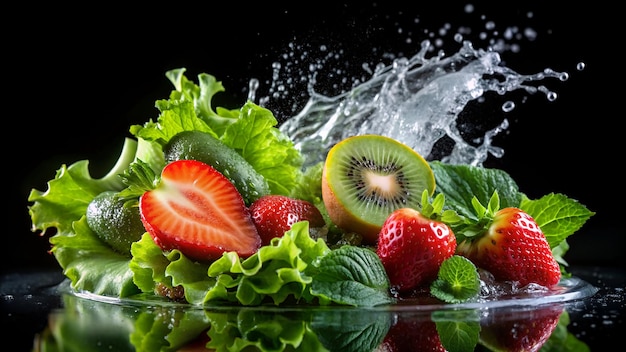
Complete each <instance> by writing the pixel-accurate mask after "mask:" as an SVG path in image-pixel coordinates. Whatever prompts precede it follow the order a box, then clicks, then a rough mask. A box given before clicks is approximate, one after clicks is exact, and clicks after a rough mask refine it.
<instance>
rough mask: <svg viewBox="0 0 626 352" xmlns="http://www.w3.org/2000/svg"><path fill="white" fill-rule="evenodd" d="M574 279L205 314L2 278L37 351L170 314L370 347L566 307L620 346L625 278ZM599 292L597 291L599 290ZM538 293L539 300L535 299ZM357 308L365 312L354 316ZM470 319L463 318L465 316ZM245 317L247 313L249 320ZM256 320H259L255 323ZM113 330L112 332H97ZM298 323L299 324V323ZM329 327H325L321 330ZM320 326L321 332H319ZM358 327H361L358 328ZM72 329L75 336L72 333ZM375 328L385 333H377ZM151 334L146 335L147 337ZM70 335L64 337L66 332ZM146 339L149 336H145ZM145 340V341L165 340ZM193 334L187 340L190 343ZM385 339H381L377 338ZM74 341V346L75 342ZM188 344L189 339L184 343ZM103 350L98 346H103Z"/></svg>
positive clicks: (112, 338) (137, 327)
mask: <svg viewBox="0 0 626 352" xmlns="http://www.w3.org/2000/svg"><path fill="white" fill-rule="evenodd" d="M572 273H573V274H574V275H575V276H574V278H573V279H571V280H566V281H564V284H563V285H562V287H561V291H560V292H558V293H555V294H551V295H549V296H544V297H529V296H527V297H516V298H515V299H504V300H497V301H492V302H486V303H484V304H483V305H482V306H476V305H473V304H471V305H465V306H458V307H455V308H457V309H447V308H452V307H451V306H442V305H437V304H416V303H415V302H404V304H402V305H398V306H394V307H378V308H374V309H360V308H357V309H353V308H347V307H343V308H341V307H340V308H338V309H324V308H321V309H320V308H306V309H303V308H302V307H291V308H289V309H276V308H263V309H256V308H252V309H250V308H247V309H238V308H235V309H231V308H224V307H222V308H212V309H207V310H203V309H198V308H193V307H189V306H186V305H181V304H171V303H167V304H165V303H163V302H150V303H149V304H146V302H139V301H118V300H112V299H111V300H105V301H102V299H101V298H99V297H93V296H88V295H74V294H67V293H61V292H64V284H61V285H59V283H62V282H63V281H64V277H63V276H62V274H61V273H60V272H58V271H35V272H24V273H12V274H7V275H4V276H3V277H2V281H1V285H0V293H1V295H2V296H1V297H2V303H1V308H2V310H1V317H2V331H3V333H7V336H12V337H13V339H14V341H15V343H16V344H18V345H19V346H20V349H17V350H25V351H26V350H32V349H33V347H34V346H35V345H43V344H45V343H47V344H50V343H51V341H53V342H54V343H55V344H56V343H59V342H60V341H59V339H64V338H67V336H72V339H76V341H80V343H82V344H86V345H85V346H84V347H85V348H87V347H89V346H91V347H94V348H95V347H97V346H100V347H102V348H104V347H105V346H107V344H108V345H109V346H108V348H115V349H116V350H133V348H134V347H135V346H133V343H131V341H132V340H133V339H132V338H131V337H132V336H135V342H134V343H137V341H136V339H138V338H139V337H137V334H141V332H142V331H141V329H142V328H141V326H144V325H143V324H146V323H145V322H146V321H149V322H150V324H148V326H151V327H152V326H154V324H155V323H156V322H159V321H160V320H161V319H164V317H168V319H173V321H174V320H175V321H177V322H178V323H177V324H178V325H177V326H180V324H184V323H183V322H186V323H193V324H192V325H193V326H195V327H197V328H198V329H199V330H198V331H194V330H193V329H192V330H189V329H188V328H185V329H183V331H185V333H186V334H194V335H197V336H201V335H202V334H201V333H202V332H203V331H205V330H206V329H207V328H208V327H209V326H210V325H211V323H214V324H215V322H216V321H226V322H229V324H231V323H233V321H231V320H232V319H235V323H236V321H257V322H258V321H263V320H264V321H269V320H271V321H283V322H286V324H288V325H290V326H291V325H292V324H294V323H306V324H311V326H312V327H313V329H314V331H315V332H317V333H318V336H317V338H318V340H315V341H316V343H317V342H318V341H321V342H325V341H326V342H327V340H328V339H332V338H337V335H334V334H331V335H330V336H329V335H328V334H329V333H331V332H333V329H332V327H333V326H335V325H336V326H335V329H334V331H335V332H336V329H341V327H342V326H346V325H350V326H353V327H358V326H363V329H364V330H363V331H364V332H367V333H368V336H370V337H371V338H370V339H369V340H367V341H366V342H369V343H372V344H377V341H378V340H380V339H382V338H383V336H384V334H385V332H386V331H387V329H388V328H389V326H390V325H391V324H392V322H397V321H409V322H411V323H416V322H420V321H422V320H424V321H428V320H431V319H435V317H437V319H438V320H453V321H458V320H467V319H469V320H477V321H480V325H481V326H482V328H483V330H484V329H486V328H485V327H486V326H490V325H493V324H506V323H507V322H509V321H511V320H518V319H527V318H537V316H542V314H545V313H544V312H548V313H550V312H553V311H556V312H557V313H558V312H560V311H562V310H566V311H567V312H568V313H569V315H570V319H571V323H570V325H569V326H568V331H569V332H570V333H572V334H573V335H574V336H576V337H577V338H578V339H579V340H581V341H582V342H584V343H586V344H587V345H588V346H589V347H590V348H591V350H592V351H594V350H600V347H601V346H603V345H606V344H607V343H611V342H615V343H620V342H621V340H620V331H622V330H623V328H624V326H625V324H624V313H625V312H624V305H625V300H626V293H625V290H624V286H625V282H626V274H625V272H624V270H622V269H617V268H599V267H581V268H573V269H572ZM596 289H597V292H595V291H596ZM531 296H532V295H531ZM355 311H357V312H358V313H359V314H354V313H355ZM460 312H461V313H462V314H464V315H461V316H460V315H459V314H461V313H460ZM242 315H246V316H245V319H243V318H242ZM251 318H253V319H252V320H251ZM100 324H105V325H106V326H107V329H106V333H104V332H102V331H104V330H100V329H98V328H97V327H98V326H99V325H100ZM296 325H297V324H296ZM322 326H323V327H324V328H323V329H322V328H320V327H322ZM316 327H317V329H315V328H316ZM357 330H358V329H357ZM68 331H70V332H71V335H68V334H69V333H68ZM372 331H380V332H378V333H373V335H372ZM144 333H145V332H144ZM63 334H65V335H63ZM361 335H363V334H361ZM146 336H149V334H148V335H146ZM146 336H143V337H142V338H143V340H142V341H143V343H158V341H160V340H159V339H158V338H155V337H154V336H152V337H151V338H155V339H156V340H155V341H151V340H150V339H148V338H147V337H146ZM190 336H191V335H189V336H185V337H180V341H185V342H189V341H188V340H189V339H190ZM377 339H378V340H377ZM76 341H74V342H76ZM65 343H68V341H65ZM180 343H183V342H180ZM96 349H97V348H96Z"/></svg>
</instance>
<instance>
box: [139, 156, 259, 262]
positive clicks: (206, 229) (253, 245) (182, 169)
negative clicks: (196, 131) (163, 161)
mask: <svg viewBox="0 0 626 352" xmlns="http://www.w3.org/2000/svg"><path fill="white" fill-rule="evenodd" d="M139 210H140V215H141V220H142V222H143V224H144V227H145V228H146V230H147V231H148V232H149V233H150V235H151V236H152V238H153V239H154V242H155V243H156V244H157V245H158V246H159V247H161V248H162V249H164V250H172V249H178V250H180V251H181V252H182V253H184V254H185V255H186V256H188V257H189V258H192V259H196V260H205V261H206V260H213V259H217V258H218V257H220V256H221V255H222V254H223V253H224V252H228V251H234V252H236V253H237V254H239V255H240V256H242V257H247V256H250V255H252V254H254V253H255V252H256V251H257V250H258V249H259V247H260V246H261V238H260V237H259V234H258V233H257V231H256V227H255V226H254V223H253V222H252V218H251V217H250V213H249V211H248V208H247V207H246V205H245V203H244V200H243V198H242V196H241V194H240V193H239V192H238V191H237V188H235V186H234V185H233V184H232V183H231V182H230V181H229V180H228V179H227V178H226V177H225V176H224V175H223V174H221V173H220V172H219V171H217V170H215V169H214V168H213V167H211V166H210V165H208V164H205V163H202V162H199V161H196V160H180V161H174V162H172V163H169V164H168V165H166V166H165V168H164V169H163V171H162V172H161V179H160V181H159V184H158V185H157V186H156V187H155V188H154V189H151V190H149V191H146V192H145V193H143V195H142V196H141V198H140V199H139Z"/></svg>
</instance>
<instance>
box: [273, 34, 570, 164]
mask: <svg viewBox="0 0 626 352" xmlns="http://www.w3.org/2000/svg"><path fill="white" fill-rule="evenodd" d="M432 47H433V44H432V43H431V41H430V40H424V41H423V42H422V45H421V49H420V51H419V52H418V53H417V54H416V55H414V56H413V57H411V58H396V59H395V60H393V63H392V64H391V65H388V66H379V67H377V69H376V70H375V72H374V74H373V75H372V77H371V78H370V79H369V80H367V81H365V82H363V83H361V84H358V85H356V86H355V87H354V88H352V89H351V90H349V91H347V92H345V93H343V94H339V95H336V96H325V95H322V94H319V93H317V92H316V91H315V89H314V87H315V76H312V79H311V81H310V84H309V94H310V98H309V100H308V102H307V104H306V105H305V107H304V108H303V109H302V110H301V111H300V112H299V113H298V114H296V115H295V116H293V117H291V118H289V119H287V120H286V121H285V122H284V123H283V124H282V125H281V126H280V129H281V130H282V131H283V132H285V133H286V134H287V135H289V136H290V137H291V138H292V139H293V140H294V142H295V143H296V147H297V148H298V149H299V150H300V151H302V152H303V154H304V155H305V156H306V157H307V163H308V164H313V163H316V162H319V161H322V160H323V159H324V157H325V155H326V153H327V152H328V150H329V149H330V148H331V147H332V146H333V145H334V144H335V143H337V142H339V141H340V140H342V139H344V138H346V137H349V136H353V135H360V134H367V133H373V134H381V135H386V136H389V137H392V138H395V139H397V140H399V141H401V142H403V143H405V144H407V145H408V146H410V147H412V148H413V149H415V150H416V151H417V152H418V153H420V154H421V155H424V156H427V157H428V158H429V159H433V158H434V157H433V155H441V152H440V151H437V150H433V149H434V148H435V147H436V145H437V143H438V142H439V141H440V140H441V139H442V138H448V139H450V140H452V141H453V144H454V145H453V147H452V149H451V151H450V152H449V153H448V154H447V155H444V156H442V157H441V160H443V161H445V162H449V163H463V164H471V165H482V163H483V162H484V161H485V160H486V159H487V157H488V155H489V154H491V155H493V156H495V157H501V156H502V155H503V153H504V151H503V150H502V149H501V148H499V147H497V146H494V145H492V140H493V137H494V136H495V135H497V134H498V133H500V132H502V131H503V130H505V129H507V128H508V121H507V120H506V119H504V120H503V121H502V122H501V123H500V124H499V125H498V126H496V127H495V128H492V129H490V130H488V131H485V132H484V135H483V137H482V138H478V139H473V140H471V141H466V140H465V138H464V136H463V135H464V132H466V131H464V130H461V129H459V125H458V124H457V118H458V117H459V115H460V114H461V113H462V112H463V110H464V109H465V107H466V105H467V104H468V103H469V102H470V101H473V100H476V99H478V98H481V97H484V95H485V93H487V92H495V93H497V94H500V95H504V94H506V93H507V92H511V91H513V90H519V89H523V90H525V91H526V92H528V93H531V94H534V93H537V92H541V93H543V94H545V96H546V97H547V99H548V100H555V99H556V97H557V95H556V93H555V92H553V91H550V90H549V89H547V88H546V87H545V86H543V85H538V86H537V85H533V84H530V83H531V82H539V81H542V80H545V79H547V78H555V79H559V80H561V81H565V80H567V79H568V77H569V76H568V74H567V73H565V72H556V71H553V70H551V69H545V70H544V71H543V72H539V73H536V74H531V75H523V74H520V73H517V72H516V71H514V70H512V69H510V68H508V67H506V66H504V65H503V64H502V60H501V58H500V54H499V53H498V52H496V51H492V50H483V49H475V48H474V47H473V46H472V43H471V42H470V41H463V42H462V46H461V48H460V49H459V51H458V52H456V53H455V54H453V55H451V56H447V57H446V56H443V55H442V54H439V55H435V56H433V57H430V58H428V57H427V54H428V53H429V52H431V51H432ZM514 107H515V105H514V103H513V102H511V101H507V102H505V103H504V105H503V106H502V110H503V111H505V112H506V111H511V110H512V109H514ZM465 128H469V127H465Z"/></svg>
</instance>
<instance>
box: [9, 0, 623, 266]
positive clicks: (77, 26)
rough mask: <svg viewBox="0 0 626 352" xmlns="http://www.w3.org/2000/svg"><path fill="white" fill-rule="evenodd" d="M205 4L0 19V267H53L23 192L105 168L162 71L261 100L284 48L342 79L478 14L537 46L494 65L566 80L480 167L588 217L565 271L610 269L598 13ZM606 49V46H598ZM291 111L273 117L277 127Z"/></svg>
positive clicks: (611, 120) (527, 109) (609, 189)
mask: <svg viewBox="0 0 626 352" xmlns="http://www.w3.org/2000/svg"><path fill="white" fill-rule="evenodd" d="M213 6H214V8H209V7H208V6H203V7H201V8H199V7H195V6H193V5H189V6H188V7H185V6H182V5H178V6H176V7H164V8H155V7H151V8H144V9H139V10H137V9H135V10H132V11H131V10H130V9H127V8H124V7H118V8H114V7H97V6H96V5H94V6H92V8H90V9H87V8H72V9H69V8H67V9H65V8H59V7H58V5H56V4H55V5H44V6H43V7H37V8H28V9H27V8H22V9H20V10H18V11H17V12H15V13H12V14H9V13H7V14H6V15H7V16H15V17H16V20H15V21H13V22H12V23H14V24H11V25H10V27H9V26H8V24H7V23H6V21H3V22H5V23H3V24H2V26H3V27H6V28H4V29H3V33H4V34H5V42H4V44H3V45H4V48H3V56H4V74H3V77H2V78H3V83H4V84H3V92H4V94H3V97H4V99H3V101H4V104H3V105H4V106H3V107H4V109H3V110H4V111H3V115H4V121H5V126H4V139H3V140H4V142H3V145H4V147H3V150H4V153H3V156H4V159H5V164H4V176H3V180H4V183H3V184H4V192H5V194H8V196H9V197H8V202H7V203H8V207H7V206H6V204H5V207H4V209H8V213H7V216H6V217H5V219H6V222H7V224H8V229H9V231H8V232H5V235H4V236H5V241H4V246H3V248H4V250H3V254H2V268H3V269H6V270H13V269H15V268H30V267H33V268H37V267H41V266H54V265H56V262H55V261H54V259H53V258H52V257H51V256H50V255H48V254H47V253H46V250H47V249H48V244H47V239H45V238H41V237H38V236H37V235H36V234H34V233H31V232H30V219H29V216H28V212H27V205H28V204H27V197H28V193H29V192H30V190H31V189H32V188H36V189H39V190H45V189H46V181H48V180H50V179H52V178H53V177H54V175H55V171H56V170H57V169H58V168H59V167H60V165H61V164H62V163H67V164H68V165H69V164H71V163H72V162H74V161H77V160H82V159H89V160H90V165H93V167H94V174H95V175H97V174H98V172H100V171H99V170H98V165H100V166H103V169H105V168H104V166H106V167H110V166H112V164H113V162H114V161H115V158H116V156H117V155H116V153H117V150H118V149H119V148H120V147H121V142H122V140H123V137H125V136H128V135H129V134H128V127H129V126H130V125H131V124H136V123H143V122H145V121H147V119H149V118H156V117H157V111H156V109H155V108H154V101H155V100H157V99H161V98H166V97H167V95H168V94H169V92H170V91H171V89H172V86H171V84H170V82H169V81H168V80H167V79H166V78H165V76H164V73H165V71H167V70H169V69H173V68H178V67H186V68H187V70H188V71H187V74H188V77H190V78H192V79H194V80H195V76H196V75H197V74H198V73H201V72H207V73H211V74H213V75H215V76H216V77H217V78H218V80H221V81H222V82H223V83H224V85H225V87H226V93H225V94H222V95H219V96H218V97H217V98H216V99H217V100H218V102H221V103H222V104H223V105H226V106H229V105H230V107H233V108H234V107H238V106H240V105H241V104H242V103H243V102H244V101H245V98H246V95H247V88H248V81H249V80H250V78H259V79H261V82H262V87H261V91H260V92H261V93H263V89H266V88H267V87H266V86H263V84H264V82H267V81H268V80H269V79H270V78H271V63H272V62H274V61H277V59H278V58H279V56H280V55H282V54H283V53H285V52H288V51H289V50H288V49H287V48H288V45H289V44H290V43H308V44H309V45H310V46H311V48H318V47H319V45H322V44H325V45H328V47H330V48H337V47H341V48H342V49H343V50H344V55H345V58H347V59H348V60H349V61H351V63H352V68H351V69H354V70H360V66H359V63H360V62H364V61H366V59H367V60H376V59H380V58H381V57H382V53H384V52H390V53H394V54H397V55H408V56H410V55H412V54H414V53H416V52H417V51H418V49H419V48H418V42H419V41H421V40H422V39H425V38H424V36H425V34H423V30H422V29H427V30H430V31H434V30H436V29H438V28H445V26H446V24H451V25H452V28H453V29H455V28H457V27H458V26H460V25H464V26H468V27H469V28H473V30H474V31H479V30H483V29H484V26H485V21H484V20H483V19H481V15H484V16H485V17H486V18H491V19H493V20H494V21H495V22H494V23H495V24H496V25H498V26H502V28H504V27H506V26H516V25H518V26H519V28H520V29H522V30H523V29H525V28H527V27H528V28H532V29H534V30H535V31H536V32H537V39H536V40H534V41H522V43H521V44H522V45H521V50H520V52H519V53H515V54H511V55H508V56H507V57H506V58H505V61H506V64H507V66H509V67H511V68H514V69H516V70H517V71H518V72H522V73H535V72H538V71H540V70H542V69H543V68H546V67H550V68H553V69H555V70H563V71H568V72H570V73H571V77H570V79H569V80H568V81H567V82H559V83H558V84H555V85H553V89H554V90H555V91H556V92H557V93H559V98H558V99H557V100H556V101H554V102H548V101H546V99H544V98H543V97H539V96H532V97H530V98H529V99H528V100H527V101H526V103H524V104H519V106H518V108H517V109H516V110H514V111H513V112H512V113H511V114H510V115H508V118H509V119H510V120H511V127H510V128H509V131H508V132H507V133H505V134H503V135H501V136H499V137H498V140H497V143H496V144H497V145H499V146H501V147H503V148H504V149H505V155H504V157H503V158H501V159H498V160H492V161H490V165H492V166H496V167H499V168H502V169H504V170H506V171H508V172H509V173H510V174H511V175H512V176H513V177H514V179H516V180H517V181H518V183H519V185H520V188H521V190H522V191H524V192H526V193H527V194H528V195H529V196H531V198H532V197H539V196H541V195H544V194H546V193H549V192H559V193H564V194H566V195H568V196H570V197H572V198H575V199H577V200H579V201H580V202H581V203H583V204H585V205H586V206H587V207H588V208H589V209H591V210H593V211H596V212H597V214H596V215H595V216H594V217H593V218H592V219H591V220H589V222H588V223H587V224H586V225H585V227H584V228H583V229H581V230H580V231H579V233H577V234H575V235H574V236H572V237H571V240H570V244H571V246H572V249H571V250H570V253H568V256H567V257H566V258H568V259H569V261H570V262H571V263H572V264H580V265H618V264H619V265H621V264H620V262H621V261H620V260H618V256H619V255H620V254H621V252H622V248H623V247H624V229H623V227H622V226H621V221H620V220H621V219H620V216H621V200H622V199H623V195H624V191H623V187H622V185H621V182H622V179H623V176H621V171H619V170H620V169H621V165H620V164H621V163H622V162H623V160H624V157H623V156H622V155H621V150H622V149H623V147H618V141H620V137H621V136H618V134H621V131H620V128H619V124H617V121H618V120H619V119H621V118H622V117H623V116H621V115H623V114H621V115H620V114H618V113H617V111H615V109H614V108H613V107H614V106H615V105H616V103H617V104H618V103H619V102H620V101H619V100H617V101H615V100H614V99H613V98H612V96H613V95H614V94H611V91H612V90H613V89H614V88H613V87H614V86H613V85H611V84H609V83H606V82H610V81H616V82H617V84H619V82H620V81H619V79H618V78H619V77H621V76H622V75H621V73H620V70H623V69H622V68H620V65H614V64H615V63H616V61H619V58H618V55H617V53H613V52H612V51H611V50H606V49H605V45H607V44H604V43H610V42H611V41H612V39H613V38H616V37H617V35H616V34H617V33H619V32H616V31H613V30H612V28H613V26H612V23H614V22H611V21H610V19H609V18H607V17H606V16H605V15H606V14H607V13H612V12H613V11H610V9H594V8H591V9H590V8H588V7H587V8H583V7H580V8H576V7H574V6H573V5H567V6H563V7H561V8H558V7H556V6H554V7H556V8H553V9H546V8H544V7H543V6H532V5H524V6H521V5H520V6H514V5H511V4H507V5H506V6H505V7H504V5H503V7H501V8H500V7H497V8H496V7H493V6H491V7H489V6H486V5H480V4H475V10H474V12H473V13H471V14H467V13H465V12H464V8H463V3H458V4H455V3H450V2H446V3H445V5H437V4H434V3H433V4H431V5H429V6H428V9H427V10H411V9H410V8H408V7H407V8H403V7H401V6H395V5H393V4H388V3H385V4H367V5H359V6H356V5H351V4H346V3H334V4H333V5H329V4H325V5H316V4H315V3H314V2H313V3H308V4H297V5H290V6H282V7H273V8H270V7H268V5H266V4H265V2H259V3H258V4H252V5H244V4H238V5H235V4H234V3H233V4H222V5H220V6H215V5H213ZM411 7H413V6H411ZM416 19H417V20H418V21H416ZM416 22H417V23H416ZM401 30H402V31H401ZM474 34H476V33H474ZM407 38H412V42H410V43H409V42H408V41H407V40H406V39H407ZM618 45H620V42H617V39H615V42H614V43H612V46H608V47H609V48H611V47H612V48H615V46H618ZM374 49H375V50H374ZM362 58H363V59H362ZM579 62H584V63H585V64H586V68H585V69H584V70H583V71H577V70H576V64H577V63H579ZM294 102H295V103H296V104H298V103H301V101H299V100H298V99H295V100H294ZM294 102H285V103H283V104H282V105H281V104H277V105H275V106H271V107H272V108H275V109H276V113H277V117H279V118H282V117H284V116H287V115H288V113H286V111H288V110H289V109H288V108H287V106H288V103H289V104H291V103H294ZM498 108H499V105H498V106H497V107H495V106H494V108H493V109H498ZM472 113H478V112H472Z"/></svg>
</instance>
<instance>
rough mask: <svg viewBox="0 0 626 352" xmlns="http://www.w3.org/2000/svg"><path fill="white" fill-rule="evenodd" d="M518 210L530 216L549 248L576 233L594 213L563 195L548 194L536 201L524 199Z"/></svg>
mask: <svg viewBox="0 0 626 352" xmlns="http://www.w3.org/2000/svg"><path fill="white" fill-rule="evenodd" d="M520 208H521V209H522V210H524V211H525V212H527V213H528V215H530V216H532V217H533V219H535V222H537V225H539V227H540V228H541V231H542V232H543V234H544V235H546V239H547V240H548V243H549V244H550V248H554V247H556V246H558V245H559V244H560V243H561V242H562V241H563V240H564V239H566V238H567V237H569V236H570V235H572V234H573V233H575V232H576V231H578V229H580V228H581V227H582V226H583V224H585V222H586V221H587V220H589V218H590V217H591V216H593V215H594V214H595V213H594V212H592V211H590V210H589V209H587V208H586V207H585V206H584V205H582V204H580V203H579V202H578V201H576V200H574V199H571V198H568V197H567V196H565V195H563V194H555V193H550V194H547V195H545V196H543V197H541V198H539V199H537V200H530V199H528V198H524V199H523V200H522V203H521V205H520Z"/></svg>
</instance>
